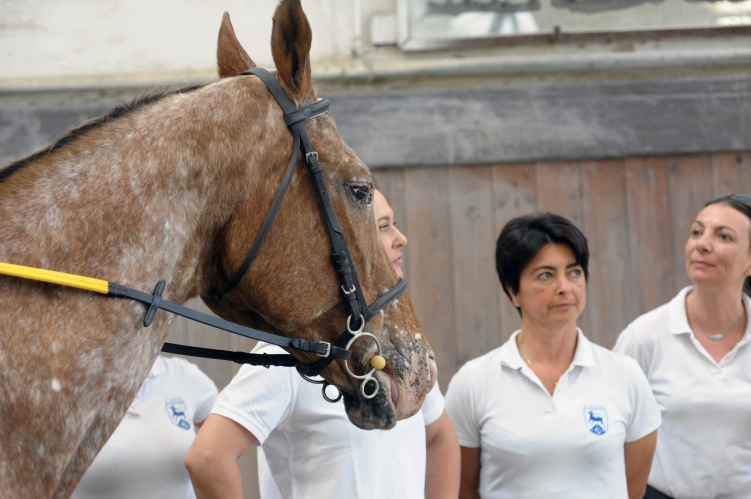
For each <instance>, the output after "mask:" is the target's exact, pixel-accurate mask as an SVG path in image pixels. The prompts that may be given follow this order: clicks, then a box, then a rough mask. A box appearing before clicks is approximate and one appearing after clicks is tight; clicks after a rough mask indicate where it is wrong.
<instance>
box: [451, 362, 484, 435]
mask: <svg viewBox="0 0 751 499" xmlns="http://www.w3.org/2000/svg"><path fill="white" fill-rule="evenodd" d="M474 388H475V384H474V383H473V376H472V371H471V369H469V368H468V366H467V365H466V364H465V365H464V366H463V367H462V368H461V369H459V372H457V373H456V374H455V375H454V377H453V378H452V379H451V382H449V387H448V390H447V391H446V412H447V413H448V415H449V418H451V421H452V422H453V423H454V428H456V435H457V436H458V437H459V444H460V445H461V446H462V447H480V426H479V422H478V418H477V414H476V412H477V409H476V406H475V402H474Z"/></svg>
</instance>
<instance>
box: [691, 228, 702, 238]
mask: <svg viewBox="0 0 751 499" xmlns="http://www.w3.org/2000/svg"><path fill="white" fill-rule="evenodd" d="M699 236H701V229H700V228H698V227H692V228H691V237H699Z"/></svg>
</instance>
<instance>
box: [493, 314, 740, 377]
mask: <svg viewBox="0 0 751 499" xmlns="http://www.w3.org/2000/svg"><path fill="white" fill-rule="evenodd" d="M750 322H751V321H750ZM520 332H521V330H517V331H515V332H514V334H512V335H511V337H510V338H509V339H508V341H507V342H506V343H505V344H504V345H503V346H502V347H501V349H500V357H501V359H500V360H501V365H503V366H507V367H510V368H511V369H521V368H522V367H524V366H526V365H527V363H526V362H525V360H524V359H523V358H522V355H521V353H519V346H518V345H517V344H516V337H517V336H519V333H520ZM595 364H596V363H595V355H594V348H593V347H592V343H591V342H590V341H589V340H588V339H587V337H586V336H584V333H582V330H581V329H579V328H576V351H575V352H574V359H573V360H572V361H571V365H572V366H582V367H592V366H594V365H595Z"/></svg>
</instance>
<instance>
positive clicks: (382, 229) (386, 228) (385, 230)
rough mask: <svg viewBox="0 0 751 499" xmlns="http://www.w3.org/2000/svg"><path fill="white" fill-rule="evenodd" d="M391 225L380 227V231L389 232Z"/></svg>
mask: <svg viewBox="0 0 751 499" xmlns="http://www.w3.org/2000/svg"><path fill="white" fill-rule="evenodd" d="M389 225H390V224H382V225H379V226H378V230H380V231H381V232H388V230H389Z"/></svg>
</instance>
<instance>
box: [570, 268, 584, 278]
mask: <svg viewBox="0 0 751 499" xmlns="http://www.w3.org/2000/svg"><path fill="white" fill-rule="evenodd" d="M582 275H584V271H582V269H572V270H571V277H574V278H577V279H578V278H579V277H581V276H582Z"/></svg>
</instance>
